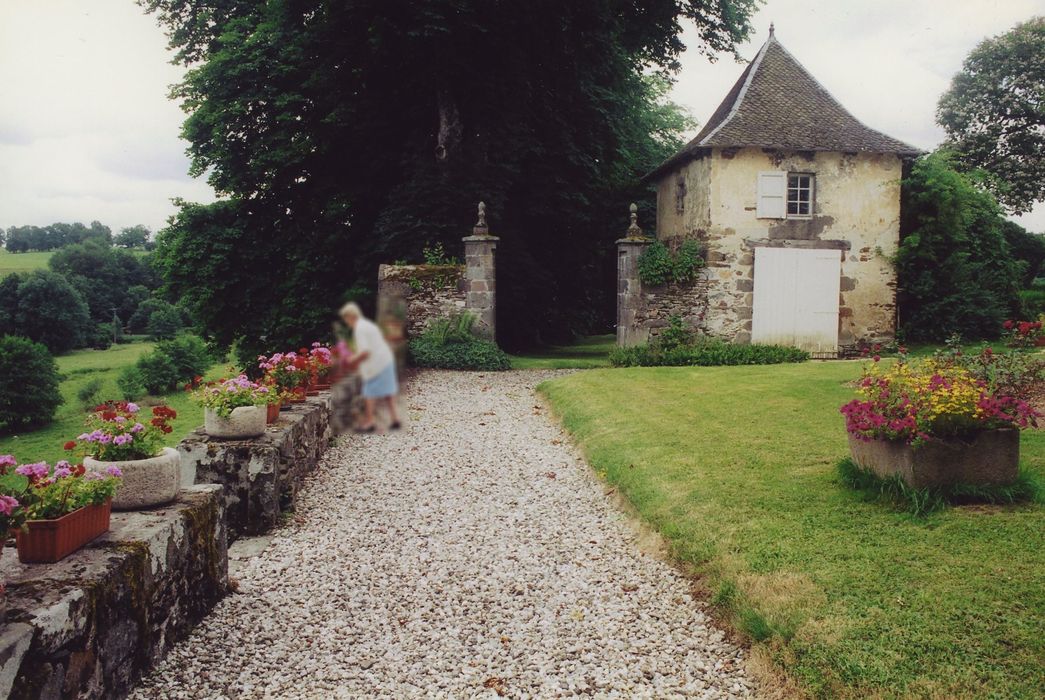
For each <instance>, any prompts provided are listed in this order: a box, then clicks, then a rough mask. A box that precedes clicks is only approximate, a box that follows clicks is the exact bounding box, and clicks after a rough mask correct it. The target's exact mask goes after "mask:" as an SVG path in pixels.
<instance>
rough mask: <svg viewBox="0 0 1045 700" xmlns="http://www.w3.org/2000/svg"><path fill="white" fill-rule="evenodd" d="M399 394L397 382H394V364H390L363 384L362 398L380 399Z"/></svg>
mask: <svg viewBox="0 0 1045 700" xmlns="http://www.w3.org/2000/svg"><path fill="white" fill-rule="evenodd" d="M398 393H399V382H398V381H396V363H395V362H390V363H389V364H388V367H385V368H384V369H383V370H381V371H380V372H379V373H378V375H377V376H376V377H374V378H373V379H369V380H367V381H365V382H363V398H365V399H382V398H384V397H386V396H395V395H396V394H398Z"/></svg>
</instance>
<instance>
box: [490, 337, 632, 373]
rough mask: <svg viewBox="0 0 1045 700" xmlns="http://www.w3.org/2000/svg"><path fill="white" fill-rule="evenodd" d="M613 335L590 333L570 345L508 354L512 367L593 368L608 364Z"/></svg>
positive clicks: (612, 346) (615, 338) (614, 344)
mask: <svg viewBox="0 0 1045 700" xmlns="http://www.w3.org/2000/svg"><path fill="white" fill-rule="evenodd" d="M616 344H617V337H616V336H614V335H592V336H588V337H586V338H581V339H579V340H578V341H577V342H576V343H574V344H572V345H555V346H552V347H549V348H546V349H544V350H541V351H540V352H537V353H533V354H527V355H509V356H508V358H509V359H510V360H511V363H512V369H595V368H597V367H609V366H610V351H612V350H613V349H614V348H615V347H616Z"/></svg>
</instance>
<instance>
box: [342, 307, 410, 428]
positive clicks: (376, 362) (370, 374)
mask: <svg viewBox="0 0 1045 700" xmlns="http://www.w3.org/2000/svg"><path fill="white" fill-rule="evenodd" d="M339 313H340V314H341V318H342V319H343V320H344V321H345V323H346V324H348V326H349V327H351V328H352V339H353V340H354V341H355V344H356V354H355V355H353V356H352V359H351V360H349V362H348V369H349V370H352V371H355V370H356V369H358V370H359V374H360V376H361V377H362V379H363V399H364V400H365V402H366V413H365V415H364V416H363V423H362V425H360V426H358V427H357V428H356V431H357V432H361V433H372V432H374V430H375V429H376V425H375V423H374V409H375V407H376V406H377V402H378V401H385V402H387V403H388V413H389V416H390V418H391V420H392V424H391V426H390V427H391V428H392V430H396V429H398V428H399V426H400V423H399V416H398V415H397V413H396V395H397V394H398V393H399V382H398V381H397V380H396V363H395V356H394V355H393V354H392V348H390V347H389V346H388V343H387V342H385V336H384V334H382V333H381V329H380V328H379V327H378V325H377V324H376V323H374V322H373V321H371V320H370V319H368V318H367V317H366V316H364V315H363V312H362V311H361V310H360V309H359V306H358V305H357V304H355V303H354V302H349V303H347V304H345V305H344V306H342V307H341V311H340V312H339Z"/></svg>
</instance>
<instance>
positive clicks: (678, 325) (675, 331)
mask: <svg viewBox="0 0 1045 700" xmlns="http://www.w3.org/2000/svg"><path fill="white" fill-rule="evenodd" d="M695 339H696V332H695V331H694V330H693V329H692V328H690V327H689V326H687V325H686V323H685V321H683V320H682V317H681V316H678V315H672V316H669V317H668V326H667V328H665V329H664V330H662V331H661V332H660V335H658V336H657V338H656V341H655V344H656V345H657V347H658V348H659V349H660V350H674V349H675V348H678V347H682V346H686V345H692V344H693V341H694V340H695Z"/></svg>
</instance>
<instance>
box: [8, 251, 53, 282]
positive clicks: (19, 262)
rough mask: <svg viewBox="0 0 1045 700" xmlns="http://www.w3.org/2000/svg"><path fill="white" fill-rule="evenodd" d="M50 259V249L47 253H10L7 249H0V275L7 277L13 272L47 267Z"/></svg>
mask: <svg viewBox="0 0 1045 700" xmlns="http://www.w3.org/2000/svg"><path fill="white" fill-rule="evenodd" d="M50 259H51V252H50V251H48V252H46V253H8V252H7V251H6V250H3V249H0V277H6V276H7V275H9V274H11V273H12V272H31V271H32V270H44V269H47V261H48V260H50Z"/></svg>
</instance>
